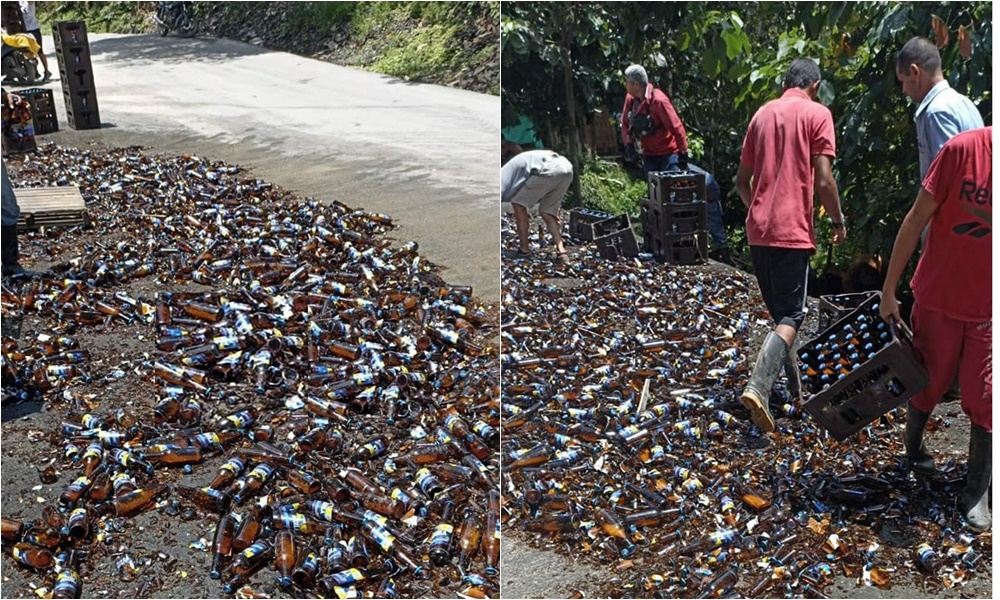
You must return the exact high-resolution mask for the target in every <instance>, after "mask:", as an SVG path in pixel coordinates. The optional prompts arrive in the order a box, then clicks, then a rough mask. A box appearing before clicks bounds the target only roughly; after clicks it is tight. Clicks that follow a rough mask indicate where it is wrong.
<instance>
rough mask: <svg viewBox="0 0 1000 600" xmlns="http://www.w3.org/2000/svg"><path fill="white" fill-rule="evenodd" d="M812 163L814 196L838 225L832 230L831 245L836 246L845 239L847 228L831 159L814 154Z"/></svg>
mask: <svg viewBox="0 0 1000 600" xmlns="http://www.w3.org/2000/svg"><path fill="white" fill-rule="evenodd" d="M812 163H813V170H814V171H815V177H816V179H815V183H814V185H813V187H814V188H815V190H816V195H817V196H819V201H820V203H821V204H822V205H823V208H825V209H826V214H828V215H830V219H831V220H832V221H833V222H834V223H840V226H839V227H837V226H835V227H834V228H833V244H834V245H835V246H836V245H838V244H840V243H841V242H843V241H844V239H846V238H847V227H846V226H845V225H844V214H843V213H842V212H841V211H840V192H838V191H837V182H836V181H834V179H833V159H831V158H830V157H829V156H827V155H825V154H816V155H814V156H813V158H812Z"/></svg>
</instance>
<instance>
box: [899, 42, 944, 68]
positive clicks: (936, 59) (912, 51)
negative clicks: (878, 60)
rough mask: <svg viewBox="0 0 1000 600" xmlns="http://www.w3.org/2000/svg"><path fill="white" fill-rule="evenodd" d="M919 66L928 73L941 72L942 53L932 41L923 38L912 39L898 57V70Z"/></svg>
mask: <svg viewBox="0 0 1000 600" xmlns="http://www.w3.org/2000/svg"><path fill="white" fill-rule="evenodd" d="M910 65H917V66H919V67H920V68H921V69H923V70H924V71H927V72H928V73H937V72H938V71H940V70H941V53H940V52H938V49H937V46H935V45H934V44H932V43H931V42H930V40H928V39H926V38H922V37H919V36H918V37H915V38H912V39H910V41H908V42H906V44H904V45H903V48H902V49H901V50H900V51H899V54H897V55H896V70H897V71H899V70H901V69H905V68H907V67H909V66H910Z"/></svg>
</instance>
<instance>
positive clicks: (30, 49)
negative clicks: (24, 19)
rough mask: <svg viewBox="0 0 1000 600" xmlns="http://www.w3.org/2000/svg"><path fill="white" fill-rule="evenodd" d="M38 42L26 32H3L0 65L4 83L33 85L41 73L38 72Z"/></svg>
mask: <svg viewBox="0 0 1000 600" xmlns="http://www.w3.org/2000/svg"><path fill="white" fill-rule="evenodd" d="M38 50H39V48H38V43H37V42H35V38H33V37H31V36H30V35H26V34H17V35H7V34H6V33H5V34H3V50H2V53H0V67H2V69H3V75H4V79H3V81H4V83H7V84H11V85H35V84H37V83H40V82H41V80H42V75H41V74H40V73H39V72H38Z"/></svg>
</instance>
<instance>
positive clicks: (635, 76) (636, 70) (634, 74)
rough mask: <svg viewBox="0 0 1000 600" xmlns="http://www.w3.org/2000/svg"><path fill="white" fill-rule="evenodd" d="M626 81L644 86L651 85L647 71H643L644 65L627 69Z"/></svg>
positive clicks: (631, 66)
mask: <svg viewBox="0 0 1000 600" xmlns="http://www.w3.org/2000/svg"><path fill="white" fill-rule="evenodd" d="M625 79H627V80H629V81H634V82H636V83H641V84H642V85H646V84H648V83H649V76H648V75H646V69H643V68H642V65H630V66H629V68H627V69H625Z"/></svg>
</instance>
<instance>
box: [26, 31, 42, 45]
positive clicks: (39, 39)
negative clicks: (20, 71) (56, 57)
mask: <svg viewBox="0 0 1000 600" xmlns="http://www.w3.org/2000/svg"><path fill="white" fill-rule="evenodd" d="M28 33H30V34H31V37H33V38H35V41H36V42H38V48H39V49H41V47H42V30H41V29H32V30H31V31H29V32H28Z"/></svg>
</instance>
